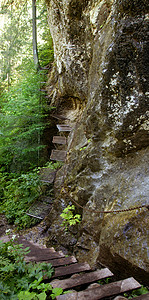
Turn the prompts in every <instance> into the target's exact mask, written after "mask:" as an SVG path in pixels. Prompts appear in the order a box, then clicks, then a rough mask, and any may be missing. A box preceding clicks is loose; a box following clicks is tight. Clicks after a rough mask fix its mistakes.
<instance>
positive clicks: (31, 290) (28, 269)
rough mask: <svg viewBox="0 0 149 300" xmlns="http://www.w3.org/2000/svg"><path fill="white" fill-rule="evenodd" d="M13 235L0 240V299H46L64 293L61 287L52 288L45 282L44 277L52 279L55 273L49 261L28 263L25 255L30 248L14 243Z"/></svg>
mask: <svg viewBox="0 0 149 300" xmlns="http://www.w3.org/2000/svg"><path fill="white" fill-rule="evenodd" d="M14 238H15V236H13V237H12V238H11V239H10V241H9V242H6V243H4V242H2V241H0V253H1V256H0V299H4V300H5V299H6V300H9V299H14V300H25V299H26V300H29V299H34V300H38V299H39V300H44V299H55V298H56V296H58V295H60V294H62V292H63V290H62V289H61V288H54V289H53V288H52V286H51V285H50V284H49V283H44V282H43V281H44V278H47V279H50V278H51V276H52V275H53V273H54V269H53V268H52V265H51V264H49V263H45V262H43V263H38V264H35V263H28V264H27V263H26V262H25V261H24V255H25V254H27V252H29V248H26V249H24V250H23V249H22V245H18V244H14Z"/></svg>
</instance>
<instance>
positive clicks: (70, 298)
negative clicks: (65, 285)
mask: <svg viewBox="0 0 149 300" xmlns="http://www.w3.org/2000/svg"><path fill="white" fill-rule="evenodd" d="M77 297H78V293H77V292H75V291H73V292H72V293H68V294H65V295H61V296H57V297H56V299H57V300H77V299H78V298H77ZM90 300H91V299H90Z"/></svg>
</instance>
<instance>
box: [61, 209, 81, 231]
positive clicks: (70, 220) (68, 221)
mask: <svg viewBox="0 0 149 300" xmlns="http://www.w3.org/2000/svg"><path fill="white" fill-rule="evenodd" d="M74 210H75V206H74V205H68V206H67V207H66V208H65V209H64V210H63V212H62V214H61V215H60V216H61V218H63V219H64V221H63V223H62V225H61V226H63V227H65V231H67V230H68V227H69V226H72V225H76V224H77V223H80V222H81V216H80V215H79V214H76V215H74Z"/></svg>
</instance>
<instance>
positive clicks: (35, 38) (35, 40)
mask: <svg viewBox="0 0 149 300" xmlns="http://www.w3.org/2000/svg"><path fill="white" fill-rule="evenodd" d="M36 19H37V16H36V0H32V33H33V58H34V64H35V67H36V69H39V67H40V64H39V59H38V49H37V22H36Z"/></svg>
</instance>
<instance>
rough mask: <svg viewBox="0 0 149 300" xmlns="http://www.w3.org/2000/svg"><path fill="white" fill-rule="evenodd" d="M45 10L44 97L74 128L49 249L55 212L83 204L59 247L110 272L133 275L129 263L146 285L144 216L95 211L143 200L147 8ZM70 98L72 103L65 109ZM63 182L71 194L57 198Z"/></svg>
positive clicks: (121, 0) (96, 2)
mask: <svg viewBox="0 0 149 300" xmlns="http://www.w3.org/2000/svg"><path fill="white" fill-rule="evenodd" d="M47 7H48V14H49V24H50V29H51V33H52V37H53V42H54V52H55V67H54V68H55V70H56V71H55V73H53V77H52V76H51V78H50V80H49V94H50V97H51V103H54V104H55V105H56V107H57V111H60V112H63V114H64V115H65V116H68V115H69V123H70V124H73V130H72V132H71V133H70V134H69V136H68V149H67V150H68V155H67V160H66V163H65V165H64V166H63V168H62V169H61V170H60V172H58V174H57V178H56V183H55V187H56V190H57V192H56V196H58V197H59V202H55V203H57V204H56V205H55V207H54V208H53V214H54V215H55V216H56V218H57V219H54V218H52V220H53V222H50V231H49V243H52V240H53V236H54V234H55V236H56V237H57V240H58V241H59V242H60V243H61V238H60V237H61V236H62V234H63V233H62V228H61V227H60V223H61V221H60V220H61V219H60V217H59V216H60V213H61V210H62V208H63V207H66V206H67V205H68V204H69V203H71V199H72V198H74V199H75V201H78V203H79V204H81V206H83V209H81V208H77V210H78V212H79V213H81V215H82V223H81V225H79V227H78V228H77V232H76V231H75V230H74V231H73V232H71V238H70V236H68V237H67V241H66V237H65V246H66V248H67V249H68V250H69V239H70V249H71V250H72V248H73V251H74V252H75V253H76V255H77V257H78V258H79V259H80V260H83V259H84V260H87V259H88V260H89V261H90V263H91V264H92V265H95V264H97V263H103V264H105V265H107V266H110V267H111V268H112V269H113V271H114V269H115V270H116V266H117V265H118V266H119V268H120V265H123V267H122V270H124V265H125V264H126V265H127V271H128V273H131V274H132V266H133V267H134V269H135V270H137V271H136V276H138V277H139V276H140V278H143V280H145V278H146V277H145V276H146V274H148V272H149V265H148V259H149V256H148V255H149V254H148V251H147V249H148V247H149V244H148V238H147V231H148V223H149V222H148V211H147V210H145V209H142V210H134V211H133V212H126V213H119V214H118V213H117V214H108V215H103V214H100V213H96V211H97V210H98V211H99V210H105V211H106V210H113V209H114V210H119V209H126V208H130V207H132V206H138V205H145V204H148V189H149V181H148V167H147V165H148V146H149V135H148V111H149V107H148V103H149V101H148V100H149V92H148V88H149V56H148V53H149V42H148V30H149V3H148V1H147V0H131V1H127V0H90V1H89V0H80V1H76V0H69V1H65V0H61V1H59V0H55V1H53V0H47ZM54 74H56V75H54ZM54 76H55V77H54ZM52 80H53V81H52ZM74 99H75V101H77V103H78V104H77V105H76V106H75V105H72V106H71V107H70V102H71V101H74ZM64 104H65V105H64ZM67 123H68V122H67ZM88 140H89V141H90V142H89V143H88V142H87V141H88ZM80 149H82V150H81V151H80ZM63 182H64V184H65V187H66V188H67V191H68V194H70V195H71V197H70V198H69V197H68V195H67V196H66V195H65V197H64V194H63V193H62V192H61V187H62V184H63ZM56 201H57V200H56ZM58 203H59V204H58ZM89 210H90V211H89ZM93 210H95V212H93ZM51 216H52V215H50V216H49V219H50V220H51ZM50 232H52V234H51V233H50ZM72 244H73V246H72ZM65 246H64V245H63V247H65ZM120 261H121V262H123V264H121V263H120Z"/></svg>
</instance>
